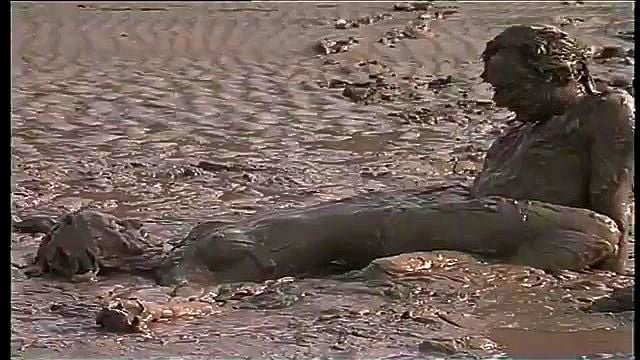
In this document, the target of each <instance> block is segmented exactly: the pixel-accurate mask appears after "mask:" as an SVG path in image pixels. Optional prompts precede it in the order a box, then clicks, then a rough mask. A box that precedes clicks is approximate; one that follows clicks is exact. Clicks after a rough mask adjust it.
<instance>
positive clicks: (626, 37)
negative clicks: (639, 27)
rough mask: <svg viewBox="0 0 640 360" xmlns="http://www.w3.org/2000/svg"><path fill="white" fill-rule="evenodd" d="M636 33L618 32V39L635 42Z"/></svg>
mask: <svg viewBox="0 0 640 360" xmlns="http://www.w3.org/2000/svg"><path fill="white" fill-rule="evenodd" d="M633 35H634V32H633V31H618V33H617V34H616V37H618V38H620V39H622V40H626V41H634V38H635V37H634V36H633Z"/></svg>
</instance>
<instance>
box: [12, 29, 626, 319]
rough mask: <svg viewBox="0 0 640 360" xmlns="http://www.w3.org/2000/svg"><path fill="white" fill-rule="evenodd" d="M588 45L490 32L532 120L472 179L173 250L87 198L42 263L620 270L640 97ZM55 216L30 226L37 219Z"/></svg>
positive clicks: (289, 218)
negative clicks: (420, 255) (408, 256)
mask: <svg viewBox="0 0 640 360" xmlns="http://www.w3.org/2000/svg"><path fill="white" fill-rule="evenodd" d="M584 54H585V52H584V49H583V48H582V47H580V46H579V45H578V44H577V43H576V42H575V41H574V40H573V39H571V38H569V37H568V36H567V35H566V34H564V33H562V32H560V31H559V30H557V29H555V28H552V27H544V26H542V27H532V26H514V27H510V28H508V29H506V30H505V31H504V32H503V33H502V34H500V35H498V36H497V37H496V38H495V39H493V40H492V41H490V42H489V43H488V45H487V49H486V50H485V52H484V54H483V55H484V56H483V57H484V60H485V71H484V73H483V78H484V79H485V80H486V81H488V82H489V83H491V84H492V85H494V87H495V101H496V103H497V104H498V105H500V106H505V107H508V108H510V109H512V110H513V111H515V112H516V114H517V116H518V119H519V120H521V121H522V122H523V123H524V124H523V125H522V126H520V127H517V128H515V129H513V130H512V131H511V132H509V133H508V134H507V135H505V136H504V137H502V138H500V139H498V140H497V141H496V142H495V144H494V145H493V147H492V148H491V149H490V151H489V153H488V155H487V160H486V163H485V166H484V169H483V171H482V173H481V174H480V176H479V177H478V178H477V179H476V181H475V183H474V186H473V188H472V189H468V188H466V187H464V186H460V185H452V186H445V187H440V188H432V189H428V190H424V191H416V192H396V193H369V194H363V195H359V196H355V197H352V198H348V199H344V200H340V201H335V202H329V203H324V204H319V205H315V206H312V207H309V208H304V209H296V210H290V211H285V212H281V213H278V214H274V215H269V216H265V217H261V218H257V219H254V220H251V221H247V222H242V223H238V224H235V225H232V226H229V225H225V226H220V225H219V224H217V223H204V224H200V225H198V226H196V227H195V228H194V229H193V230H192V231H191V232H190V234H189V235H187V236H186V238H185V239H184V241H183V243H182V245H181V246H178V247H176V248H174V249H173V250H172V251H169V252H168V253H164V252H163V251H162V250H161V249H162V245H161V242H156V243H155V244H156V245H154V243H153V242H150V241H149V240H148V239H147V238H146V237H145V236H144V233H143V232H142V230H141V229H140V227H139V224H137V223H135V224H134V223H133V222H131V221H121V220H119V219H116V218H113V217H111V216H109V215H105V214H100V213H96V212H87V211H81V212H78V213H74V214H69V215H66V216H64V217H63V220H62V221H60V222H59V223H57V224H56V225H55V226H53V227H49V231H48V234H47V236H46V237H45V240H44V241H43V242H42V244H41V246H40V249H39V250H38V257H37V262H36V264H35V265H36V267H37V268H38V269H39V270H41V271H43V272H54V273H58V274H62V275H64V276H67V277H72V278H75V279H77V276H78V274H79V273H87V272H90V273H95V272H98V271H101V272H102V270H116V271H118V270H119V271H127V272H135V271H138V272H140V273H150V274H153V276H155V278H156V279H157V280H158V282H159V283H163V284H171V283H174V284H175V283H177V282H184V281H189V282H192V283H194V282H195V283H200V284H212V283H221V282H233V281H260V280H267V279H275V278H278V277H282V276H286V275H293V276H313V275H318V274H326V273H327V270H326V269H327V267H328V265H329V264H330V263H335V262H336V261H338V262H340V263H342V264H345V266H344V267H343V268H341V270H342V271H346V270H349V269H354V268H359V267H363V266H366V265H367V264H368V263H369V262H371V261H373V260H374V259H376V258H380V257H385V256H395V255H399V254H402V253H407V252H414V251H431V250H456V251H463V252H469V253H472V254H476V255H479V256H483V257H485V258H493V259H495V260H497V261H504V262H510V263H516V264H522V265H528V266H533V267H538V268H541V269H545V270H549V271H555V270H561V269H571V270H582V269H587V268H592V269H608V270H614V271H618V272H621V271H623V270H624V261H625V258H626V256H627V249H626V236H625V235H626V232H627V222H626V218H625V217H626V216H627V208H628V206H627V203H628V201H629V196H630V191H631V188H630V186H631V181H632V176H633V132H634V115H633V110H634V108H633V100H632V99H631V98H630V97H629V96H627V95H625V94H623V93H617V92H606V93H598V92H596V90H595V89H594V87H593V81H592V79H591V77H590V76H589V72H588V70H587V63H586V57H585V55H584ZM101 216H102V217H103V221H97V220H96V217H97V218H100V217H101ZM51 223H52V222H44V223H43V222H42V221H41V222H39V223H38V224H39V226H33V227H30V226H26V225H27V224H26V223H25V224H23V226H19V228H20V229H21V230H22V231H23V232H30V231H31V232H37V231H42V230H43V228H47V226H46V225H47V224H51ZM118 242H120V243H121V246H117V245H118ZM104 273H105V274H106V272H104ZM185 303H188V302H185ZM113 304H115V305H112V306H111V307H110V308H109V309H113V310H114V311H115V313H117V314H120V315H122V316H123V318H127V316H129V315H130V314H134V313H135V314H142V313H145V311H146V310H144V309H147V308H148V307H147V306H143V305H142V304H141V303H135V304H133V305H131V304H129V303H128V302H127V301H126V299H124V300H122V301H118V300H117V299H116V301H115V302H114V303H113ZM127 304H129V305H131V306H129V305H127ZM167 306H169V305H167ZM167 306H165V307H167ZM176 306H177V307H178V308H179V307H180V306H178V305H175V303H174V304H173V305H170V307H172V310H176V309H175V307H176ZM156 308H157V306H156ZM160 308H162V306H161V307H160ZM131 309H135V310H131ZM176 311H177V313H182V312H180V311H178V310H176ZM160 313H162V311H160ZM184 313H187V311H185V312H184ZM123 314H124V315H123ZM145 314H146V316H147V317H145V319H151V321H152V320H153V319H154V317H153V316H154V315H153V314H151V313H150V312H146V313H145ZM125 315H126V316H125ZM158 316H161V315H158ZM134 318H135V319H136V321H137V323H140V321H141V320H140V319H141V318H142V317H141V316H137V317H135V316H134ZM99 319H101V320H100V321H102V323H103V324H107V322H108V321H106V320H105V319H113V317H111V318H109V317H106V315H105V313H104V312H103V313H101V316H100V317H99ZM128 319H129V320H127V321H128V324H132V323H133V320H131V319H133V318H132V317H129V318H128ZM107 326H110V325H107ZM114 327H118V326H115V325H114Z"/></svg>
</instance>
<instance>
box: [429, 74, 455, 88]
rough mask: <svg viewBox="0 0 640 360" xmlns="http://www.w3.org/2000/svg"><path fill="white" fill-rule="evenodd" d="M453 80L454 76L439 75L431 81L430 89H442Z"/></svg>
mask: <svg viewBox="0 0 640 360" xmlns="http://www.w3.org/2000/svg"><path fill="white" fill-rule="evenodd" d="M452 82H453V76H451V75H447V76H445V77H438V78H435V79H433V80H431V81H430V82H429V89H441V88H443V87H445V86H448V85H449V84H451V83H452Z"/></svg>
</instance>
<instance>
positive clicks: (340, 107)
mask: <svg viewBox="0 0 640 360" xmlns="http://www.w3.org/2000/svg"><path fill="white" fill-rule="evenodd" d="M625 6H627V7H630V6H629V5H628V4H627V5H625V4H617V5H598V4H592V5H588V6H582V7H573V6H567V5H561V4H559V3H558V4H545V5H544V6H541V5H540V4H536V6H535V7H534V6H530V5H525V4H513V5H505V7H500V8H497V7H495V6H491V5H482V4H460V5H459V9H458V10H459V11H458V13H455V14H452V15H451V16H450V17H447V18H445V19H440V20H438V21H434V22H433V23H432V24H431V32H430V33H429V34H428V35H427V36H426V37H424V38H420V39H405V40H402V41H401V42H399V43H398V44H397V46H396V47H395V48H390V47H387V46H383V45H381V44H379V43H377V40H378V39H379V38H380V37H382V36H383V35H384V33H385V32H387V31H389V30H390V29H392V28H403V27H404V26H405V24H406V23H407V22H408V21H411V20H415V19H417V17H418V16H419V15H420V14H421V12H393V11H392V9H391V4H389V3H386V4H385V3H381V4H364V3H362V4H360V3H359V4H344V5H332V4H317V5H316V4H295V5H294V4H282V3H268V2H265V3H254V4H240V3H237V4H233V3H227V4H190V5H189V6H186V5H178V4H176V5H168V4H162V5H153V4H146V5H145V7H144V8H143V7H141V6H137V7H136V6H134V5H131V4H127V5H123V4H101V5H100V6H97V5H85V4H80V6H78V4H71V3H69V4H62V5H61V4H58V5H42V4H16V5H14V6H12V132H13V133H12V178H13V182H12V184H13V185H12V195H13V199H12V211H13V213H14V215H15V216H19V217H22V216H25V215H29V214H35V213H39V214H42V213H49V214H57V213H59V212H60V211H61V210H71V209H77V208H79V207H91V208H97V209H102V210H103V211H107V212H109V213H113V214H115V215H118V216H134V217H139V218H141V219H146V220H147V221H148V223H147V226H149V228H150V229H151V231H153V232H154V233H155V234H157V235H158V236H162V237H164V238H166V239H167V242H171V241H172V240H175V239H178V238H180V237H181V236H183V235H184V234H186V232H187V231H188V230H189V228H190V227H191V226H193V225H194V224H196V223H197V222H199V221H202V220H205V219H206V220H211V219H221V220H237V219H240V218H243V217H246V216H250V215H252V214H256V213H258V214H259V213H261V212H265V211H268V210H272V209H274V208H285V207H298V206H304V205H309V204H314V203H317V202H320V201H324V200H328V199H337V198H341V197H345V196H349V195H353V194H356V193H360V192H363V191H369V190H385V189H401V188H424V187H427V186H431V185H435V184H439V183H442V182H449V181H469V180H470V179H471V178H473V175H474V174H475V173H476V172H477V170H478V167H479V165H480V163H481V160H482V153H483V152H484V151H485V150H486V149H487V148H488V146H489V145H490V144H491V141H493V139H495V137H496V136H497V135H498V134H499V133H500V131H501V130H502V129H503V128H504V127H505V126H507V121H506V120H507V119H508V118H509V116H510V115H509V114H508V113H506V112H505V111H503V110H500V109H495V108H493V107H491V106H490V105H489V106H488V105H486V104H485V102H483V101H482V100H485V99H488V98H490V96H491V93H490V89H489V88H488V87H487V86H486V85H483V84H480V82H479V80H478V74H479V73H480V64H479V62H478V55H479V53H480V52H481V51H482V49H483V47H484V43H485V42H486V41H487V40H488V39H490V38H491V37H492V36H494V35H495V34H496V33H497V32H499V31H500V29H501V28H503V27H504V26H506V25H508V24H511V23H522V22H524V23H529V22H545V23H556V24H557V23H561V22H563V21H565V20H566V19H565V18H561V16H560V15H563V16H574V17H581V18H582V19H583V20H584V21H583V22H580V23H579V24H578V25H577V26H568V28H567V31H569V32H571V33H573V34H576V35H578V36H579V37H580V38H581V39H583V40H584V41H586V42H589V43H591V44H594V45H602V44H621V45H625V46H631V45H630V43H626V42H624V41H623V40H620V39H618V38H616V37H615V36H614V35H615V34H616V32H617V31H620V30H625V29H628V28H631V29H632V28H633V18H632V16H633V15H632V14H633V12H631V11H627V10H625V9H626V7H625ZM383 12H388V13H392V15H393V18H392V19H386V20H384V21H381V22H379V23H376V24H372V25H365V26H362V27H360V28H356V29H348V30H339V29H334V26H333V21H334V20H335V19H337V18H358V17H362V16H365V15H371V16H373V15H376V14H380V13H383ZM327 36H338V37H347V36H357V37H358V38H359V44H358V45H357V46H356V47H354V48H352V49H351V50H349V51H347V52H345V53H340V54H334V55H329V56H318V55H317V51H316V49H314V47H313V45H314V44H315V42H316V41H317V40H319V39H321V38H323V37H327ZM327 59H329V60H331V61H327ZM373 60H375V61H377V63H376V62H375V61H373ZM380 64H383V65H384V66H383V69H382V70H380V68H379V67H380V66H382V65H380ZM595 70H596V71H595V72H596V74H598V75H601V76H605V77H615V76H623V77H626V78H631V77H632V76H633V75H632V67H631V66H628V65H624V64H617V63H611V64H607V65H606V66H604V65H603V66H598V67H596V69H595ZM379 72H381V73H382V76H383V77H385V78H386V79H388V80H389V81H391V82H394V83H397V84H398V86H399V88H401V89H402V90H403V91H405V92H403V93H402V94H404V95H406V94H408V93H410V94H411V96H404V95H403V96H401V97H400V98H396V99H395V100H393V99H392V100H388V101H382V102H379V103H374V104H368V105H365V104H362V103H354V102H353V101H351V100H350V99H348V98H345V97H344V96H343V95H342V89H341V88H340V89H333V88H327V87H326V86H325V85H326V84H327V83H328V82H329V81H330V80H331V79H358V78H362V77H368V76H369V75H370V74H373V75H375V74H377V73H379ZM391 73H395V76H393V75H391ZM447 75H452V76H453V79H452V80H453V81H452V82H451V83H450V84H446V85H445V86H442V87H438V86H435V87H431V86H428V85H425V84H428V83H429V82H431V81H434V80H438V79H443V77H445V76H447ZM421 81H422V82H421ZM323 84H324V85H323ZM409 90H410V92H409ZM414 107H423V108H426V109H428V110H427V111H428V112H429V114H430V115H429V116H427V117H407V116H404V117H402V116H400V117H399V116H393V115H390V114H391V113H401V114H403V113H404V114H406V113H407V112H408V111H410V110H415V109H414ZM201 162H207V163H206V164H205V165H207V166H203V167H196V166H195V165H197V164H198V163H201ZM203 169H204V170H203ZM37 241H38V239H37V238H36V239H34V238H31V237H22V236H17V235H13V236H12V258H13V261H14V262H22V261H24V257H25V256H26V255H27V254H29V253H33V251H34V250H35V246H36V244H37ZM463 258H464V257H463ZM456 264H457V265H455V264H454V265H452V266H448V267H443V268H438V269H435V268H434V269H433V271H431V272H430V273H429V274H427V275H425V274H421V275H419V276H414V277H413V278H411V279H405V280H397V281H383V282H370V281H363V282H349V283H345V282H340V281H335V280H328V279H324V280H322V279H310V280H309V279H308V280H296V281H294V282H293V283H292V284H291V285H290V286H289V287H288V288H287V289H286V292H287V294H289V295H290V296H291V298H292V299H294V301H292V303H291V304H288V306H275V305H273V304H271V303H270V302H269V301H266V302H260V301H258V305H255V304H253V305H252V306H248V305H247V303H243V302H240V303H239V304H236V305H234V306H227V307H223V308H221V310H220V311H221V312H220V314H217V315H214V316H212V317H209V318H206V319H192V320H183V321H179V322H177V323H175V324H171V325H164V324H163V325H158V326H156V327H155V328H154V333H153V334H152V335H145V336H143V335H126V336H125V335H114V334H106V333H102V332H100V331H99V329H97V328H96V326H95V323H94V314H95V311H96V305H95V296H96V295H98V294H100V293H101V292H102V291H104V290H105V289H108V288H110V287H113V286H115V285H117V284H119V285H125V286H150V285H151V284H150V283H149V281H148V280H145V279H139V278H133V277H129V276H120V277H118V278H110V279H103V280H101V281H100V282H98V283H96V284H68V283H63V282H57V281H54V280H46V279H26V278H25V277H24V276H23V275H22V274H21V273H20V272H19V271H17V270H12V280H13V281H12V352H13V353H14V354H16V355H17V354H23V355H25V356H35V357H40V356H41V357H49V358H51V357H54V358H61V357H75V358H83V357H85V358H86V357H97V356H105V357H106V356H108V357H114V356H126V357H135V358H141V357H147V358H148V357H153V356H165V357H166V356H179V357H187V356H192V357H195V358H199V357H209V356H253V357H266V356H278V355H282V356H289V357H305V358H306V357H317V356H321V355H326V356H330V357H334V358H361V357H382V358H413V357H415V356H418V355H419V354H421V355H422V356H427V355H428V354H429V353H433V350H434V349H435V348H438V349H440V350H442V351H444V352H445V353H446V354H450V355H451V354H457V355H458V356H460V357H468V356H469V355H475V356H488V355H491V354H494V355H495V354H503V355H504V354H507V355H512V356H517V357H534V356H545V357H577V356H581V355H591V356H593V357H598V356H608V355H606V354H618V355H620V356H622V357H630V356H631V355H630V353H631V351H632V350H631V349H632V344H631V335H630V331H631V330H630V329H631V328H632V324H633V317H632V315H630V314H623V315H619V316H618V315H616V316H613V315H596V314H586V313H582V312H580V311H579V308H580V307H582V306H584V305H585V304H588V303H589V302H590V301H592V300H593V299H595V298H597V297H600V296H603V295H606V294H607V293H609V292H610V291H611V289H612V288H615V287H620V286H624V285H626V284H629V283H632V282H633V279H632V277H631V276H617V277H615V276H613V275H612V274H607V273H596V274H573V273H565V274H561V275H559V276H551V275H548V274H542V273H540V272H538V271H535V270H534V269H528V268H518V267H508V266H489V265H483V264H479V263H473V262H465V261H460V262H459V263H456ZM465 264H466V265H465ZM632 273H633V267H631V268H630V269H629V274H632ZM437 344H440V345H437ZM536 344H537V345H536ZM541 344H543V345H541ZM554 344H556V345H554ZM438 346H439V347H438ZM443 349H444V350H443ZM598 354H600V355H598ZM625 354H626V355H625Z"/></svg>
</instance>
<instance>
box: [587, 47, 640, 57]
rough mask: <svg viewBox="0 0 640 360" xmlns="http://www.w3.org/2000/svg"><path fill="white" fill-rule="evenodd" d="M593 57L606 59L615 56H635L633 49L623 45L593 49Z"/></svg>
mask: <svg viewBox="0 0 640 360" xmlns="http://www.w3.org/2000/svg"><path fill="white" fill-rule="evenodd" d="M593 52H594V54H593V58H594V59H596V60H606V59H613V58H624V57H627V56H631V57H633V49H625V48H624V47H622V46H618V45H614V46H602V47H596V48H594V49H593Z"/></svg>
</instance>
